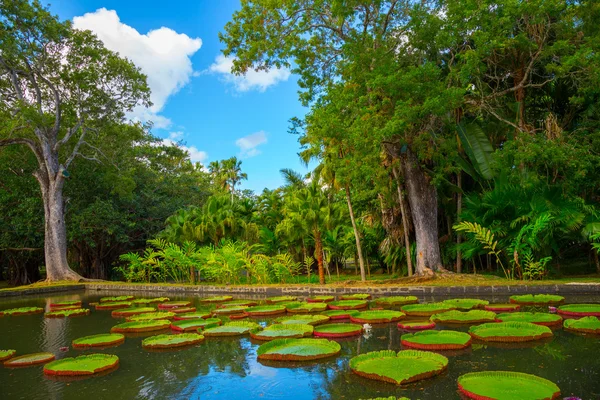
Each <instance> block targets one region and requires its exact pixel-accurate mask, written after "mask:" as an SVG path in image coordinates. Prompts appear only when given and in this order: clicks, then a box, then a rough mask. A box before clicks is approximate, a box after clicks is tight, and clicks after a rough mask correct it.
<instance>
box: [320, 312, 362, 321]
mask: <svg viewBox="0 0 600 400" xmlns="http://www.w3.org/2000/svg"><path fill="white" fill-rule="evenodd" d="M359 312H360V311H358V310H327V311H323V312H322V313H321V315H326V316H328V317H329V318H331V319H350V317H351V316H353V315H356V314H358V313H359Z"/></svg>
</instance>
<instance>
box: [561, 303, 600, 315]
mask: <svg viewBox="0 0 600 400" xmlns="http://www.w3.org/2000/svg"><path fill="white" fill-rule="evenodd" d="M557 312H558V313H559V314H561V315H566V316H569V317H600V304H569V305H566V306H560V307H558V310H557Z"/></svg>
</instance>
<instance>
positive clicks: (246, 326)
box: [202, 321, 262, 337]
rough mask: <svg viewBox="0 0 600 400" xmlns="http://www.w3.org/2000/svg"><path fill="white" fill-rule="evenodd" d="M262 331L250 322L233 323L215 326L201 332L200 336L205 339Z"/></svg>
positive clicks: (254, 323)
mask: <svg viewBox="0 0 600 400" xmlns="http://www.w3.org/2000/svg"><path fill="white" fill-rule="evenodd" d="M260 329H262V328H261V326H260V325H259V324H257V323H256V322H250V321H233V322H227V323H225V324H223V325H222V326H215V327H213V328H207V329H205V330H204V331H202V334H203V335H204V336H206V337H213V336H240V335H245V334H247V333H249V332H250V331H252V330H260Z"/></svg>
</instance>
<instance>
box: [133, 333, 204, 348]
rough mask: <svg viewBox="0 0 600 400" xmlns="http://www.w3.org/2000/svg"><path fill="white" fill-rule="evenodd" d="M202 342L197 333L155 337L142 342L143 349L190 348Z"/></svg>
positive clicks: (201, 337) (200, 336) (202, 337)
mask: <svg viewBox="0 0 600 400" xmlns="http://www.w3.org/2000/svg"><path fill="white" fill-rule="evenodd" d="M203 340H204V336H202V335H200V334H198V333H180V334H178V335H157V336H150V337H149V338H146V339H144V340H142V347H143V348H145V349H172V348H175V347H185V346H192V345H195V344H198V343H200V342H201V341H203Z"/></svg>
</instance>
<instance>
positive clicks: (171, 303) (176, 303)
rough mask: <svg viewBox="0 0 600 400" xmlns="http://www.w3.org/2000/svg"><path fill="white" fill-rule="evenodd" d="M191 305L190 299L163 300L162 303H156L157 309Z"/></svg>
mask: <svg viewBox="0 0 600 400" xmlns="http://www.w3.org/2000/svg"><path fill="white" fill-rule="evenodd" d="M191 305H192V302H191V301H185V300H178V301H165V302H164V303H159V304H158V309H159V310H168V309H170V308H177V307H189V306H191Z"/></svg>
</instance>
